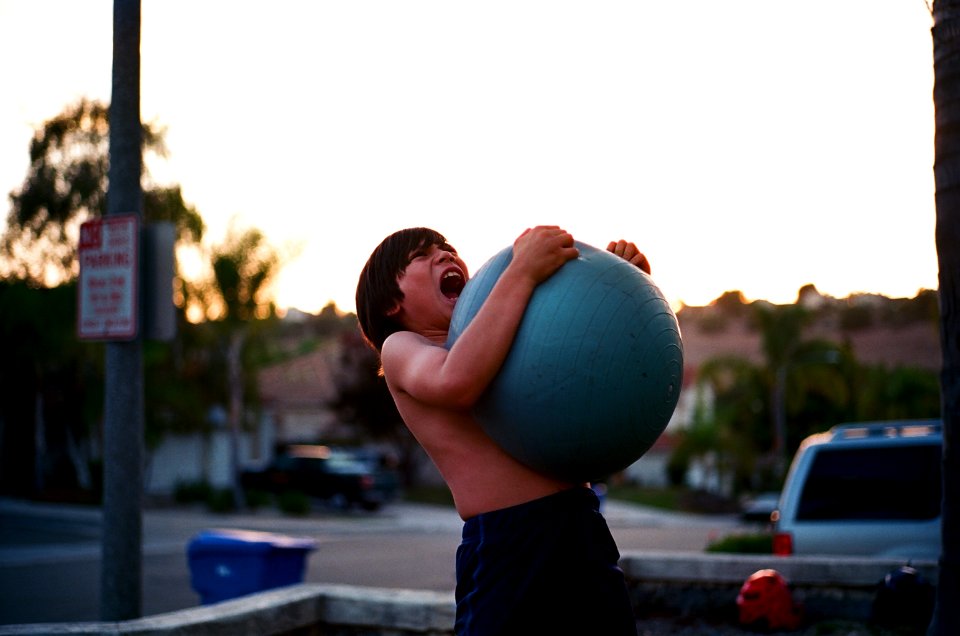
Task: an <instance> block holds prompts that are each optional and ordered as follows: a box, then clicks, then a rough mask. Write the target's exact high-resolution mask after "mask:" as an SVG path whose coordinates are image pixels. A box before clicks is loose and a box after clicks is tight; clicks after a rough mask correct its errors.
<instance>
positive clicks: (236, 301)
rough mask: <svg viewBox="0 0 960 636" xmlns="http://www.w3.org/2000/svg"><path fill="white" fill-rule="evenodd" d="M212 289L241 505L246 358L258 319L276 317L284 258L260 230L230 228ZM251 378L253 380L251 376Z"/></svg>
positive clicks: (214, 261) (218, 250)
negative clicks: (273, 296)
mask: <svg viewBox="0 0 960 636" xmlns="http://www.w3.org/2000/svg"><path fill="white" fill-rule="evenodd" d="M211 265H212V268H213V286H212V287H211V288H210V289H211V291H215V292H216V295H217V300H218V301H219V315H218V318H219V321H220V323H221V324H222V325H223V328H224V332H225V335H224V338H225V341H226V345H225V356H226V362H227V392H228V396H229V397H228V407H227V413H228V423H229V426H230V463H231V474H232V475H233V492H234V500H235V502H236V504H237V505H243V502H244V498H243V490H242V489H241V488H240V479H239V475H240V457H239V452H240V429H241V426H242V423H243V422H242V420H243V413H244V384H245V381H246V380H245V377H244V365H243V353H244V348H245V345H246V342H247V337H248V335H249V328H250V325H251V324H253V323H254V321H255V319H257V318H267V317H269V316H271V315H273V314H274V307H273V304H272V302H271V301H270V299H269V297H268V295H267V291H268V288H269V283H270V282H271V281H272V279H273V277H274V276H275V275H276V273H277V272H278V271H279V268H280V257H279V255H278V254H277V252H276V250H274V249H273V248H272V247H271V246H270V245H269V244H268V243H267V241H266V238H265V237H264V235H263V234H262V233H261V232H260V231H259V230H256V229H248V230H245V231H242V232H241V231H238V230H237V229H236V228H231V229H230V231H229V233H228V235H227V237H226V239H225V241H224V242H223V244H221V245H220V246H218V247H215V248H214V250H213V253H212V257H211ZM250 377H253V375H252V374H251V375H250Z"/></svg>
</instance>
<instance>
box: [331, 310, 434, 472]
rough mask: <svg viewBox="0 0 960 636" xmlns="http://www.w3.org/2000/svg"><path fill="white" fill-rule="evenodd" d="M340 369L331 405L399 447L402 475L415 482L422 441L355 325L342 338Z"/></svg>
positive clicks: (370, 433)
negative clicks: (406, 420) (405, 420)
mask: <svg viewBox="0 0 960 636" xmlns="http://www.w3.org/2000/svg"><path fill="white" fill-rule="evenodd" d="M339 345H340V369H341V371H340V373H338V374H337V377H336V382H337V397H336V400H335V401H334V403H333V404H332V405H331V406H332V407H333V409H334V410H335V411H336V412H337V414H338V415H339V417H340V419H341V420H343V421H344V422H350V423H352V424H353V425H355V426H357V427H358V428H359V429H360V430H362V431H363V433H364V434H365V436H368V437H370V438H373V439H380V440H387V441H389V443H390V444H391V445H392V446H393V447H394V448H395V449H396V450H397V454H398V458H397V459H398V462H399V469H400V475H401V479H402V480H403V483H404V485H405V486H412V485H414V480H415V473H416V467H417V466H416V457H417V453H418V450H419V444H418V443H417V440H416V439H414V437H413V435H412V434H411V433H410V430H409V429H408V428H407V427H406V425H405V424H404V423H403V419H402V418H401V417H400V412H399V411H397V406H396V404H395V403H394V401H393V397H392V396H391V395H390V390H389V389H388V388H387V382H386V380H385V378H384V377H383V375H382V374H380V373H379V369H380V357H379V356H378V355H377V353H376V352H375V351H373V349H371V348H370V347H369V346H368V345H367V343H366V342H364V340H363V337H362V336H361V334H360V330H359V329H358V328H357V327H356V326H354V328H353V329H352V330H351V331H348V332H344V333H342V334H341V335H340V338H339Z"/></svg>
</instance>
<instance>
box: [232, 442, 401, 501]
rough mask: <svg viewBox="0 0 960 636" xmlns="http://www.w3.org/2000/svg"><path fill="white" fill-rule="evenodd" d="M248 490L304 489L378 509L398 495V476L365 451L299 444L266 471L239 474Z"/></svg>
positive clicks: (276, 491) (272, 463) (322, 497)
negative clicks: (373, 459) (372, 458)
mask: <svg viewBox="0 0 960 636" xmlns="http://www.w3.org/2000/svg"><path fill="white" fill-rule="evenodd" d="M240 483H241V485H242V486H243V487H244V489H247V490H262V491H266V492H271V493H276V494H279V493H282V492H301V493H303V494H305V495H308V496H310V497H317V498H320V499H325V500H328V501H331V502H332V503H334V504H336V505H338V506H341V507H348V506H350V505H359V506H361V507H363V508H364V509H366V510H377V509H379V508H380V506H382V505H383V504H384V503H387V502H389V501H391V500H393V499H395V498H396V496H397V490H398V483H399V480H398V477H397V474H396V472H395V471H393V470H392V469H390V468H389V467H387V466H386V465H384V462H381V461H372V460H371V455H370V453H369V452H368V451H365V450H356V451H355V450H352V449H347V448H336V447H331V446H322V445H312V444H298V445H293V446H289V447H287V448H286V449H285V450H284V451H283V452H281V453H280V454H279V455H277V456H276V458H274V460H273V461H272V462H271V463H270V464H269V465H268V466H267V467H266V468H264V469H263V470H248V471H244V472H243V473H241V475H240Z"/></svg>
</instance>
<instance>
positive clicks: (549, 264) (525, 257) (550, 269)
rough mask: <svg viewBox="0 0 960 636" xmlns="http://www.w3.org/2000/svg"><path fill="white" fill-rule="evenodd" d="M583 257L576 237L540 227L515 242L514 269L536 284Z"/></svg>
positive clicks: (550, 227) (512, 263)
mask: <svg viewBox="0 0 960 636" xmlns="http://www.w3.org/2000/svg"><path fill="white" fill-rule="evenodd" d="M579 255H580V251H579V250H578V249H577V248H576V247H574V244H573V236H572V235H570V234H569V233H568V232H566V231H565V230H562V229H560V228H559V227H557V226H555V225H540V226H537V227H535V228H532V229H527V230H524V232H523V234H521V235H520V236H519V237H517V240H516V241H514V242H513V261H512V262H511V266H512V267H517V268H519V270H520V271H521V272H523V273H524V275H526V276H529V277H530V279H531V280H532V281H533V282H534V283H542V282H543V281H545V280H546V279H547V278H549V277H550V276H551V275H552V274H553V273H554V272H556V271H557V270H558V269H560V266H561V265H563V264H564V263H566V262H567V261H569V260H571V259H574V258H576V257H577V256H579Z"/></svg>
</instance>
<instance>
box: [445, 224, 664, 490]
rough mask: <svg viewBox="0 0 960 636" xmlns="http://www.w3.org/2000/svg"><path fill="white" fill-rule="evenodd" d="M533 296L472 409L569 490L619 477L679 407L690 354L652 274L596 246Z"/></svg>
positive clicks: (469, 306)
mask: <svg viewBox="0 0 960 636" xmlns="http://www.w3.org/2000/svg"><path fill="white" fill-rule="evenodd" d="M576 245H577V248H578V249H579V250H580V256H579V257H578V258H576V259H574V260H571V261H568V262H567V263H566V264H564V265H563V266H562V267H561V268H560V269H559V270H558V271H557V272H556V273H555V274H554V275H553V276H551V277H550V278H549V279H547V280H546V281H545V282H543V283H541V284H540V285H539V286H538V287H537V289H536V290H535V291H534V293H533V296H532V297H531V299H530V302H529V304H528V305H527V309H526V312H525V313H524V316H523V320H522V321H521V323H520V327H519V330H518V331H517V334H516V337H515V339H514V342H513V345H512V347H511V349H510V352H509V354H508V355H507V359H506V360H505V361H504V364H503V366H502V368H501V369H500V371H499V372H498V374H497V376H496V377H495V378H494V380H493V382H492V383H491V384H490V386H489V387H488V388H487V391H486V392H485V393H484V395H483V396H482V397H481V398H480V400H479V401H478V402H477V404H476V405H475V406H474V416H475V417H476V419H477V420H478V421H479V423H480V425H481V426H482V427H483V429H484V430H485V431H486V432H487V434H488V435H489V436H490V437H491V438H493V440H494V441H495V442H497V443H498V444H499V445H500V446H501V447H502V448H503V449H504V450H506V451H507V452H508V453H509V454H511V455H512V456H513V457H515V458H516V459H518V460H519V461H521V462H523V463H524V464H527V465H528V466H530V467H532V468H534V469H536V470H538V471H540V472H542V473H545V474H548V475H552V476H554V477H558V478H561V479H567V480H571V481H595V480H599V479H603V478H605V477H608V476H610V475H612V474H614V473H616V472H619V471H621V470H623V469H624V468H626V467H627V466H629V465H630V464H632V463H633V462H635V461H636V460H637V459H639V458H640V457H641V456H642V455H643V454H644V453H645V452H647V450H648V449H649V448H650V447H651V446H652V445H653V443H654V442H655V441H656V440H657V438H658V437H659V436H660V434H661V433H662V432H663V430H664V428H666V426H667V422H668V421H669V420H670V417H671V415H672V414H673V410H674V408H675V407H676V405H677V400H678V399H679V397H680V385H681V381H682V378H683V343H682V342H681V340H680V327H679V325H678V324H677V319H676V316H675V315H674V313H673V310H671V308H670V304H669V303H668V302H667V301H666V300H665V299H664V297H663V294H662V293H661V292H660V290H659V289H658V288H657V286H656V285H655V284H654V283H653V280H652V279H651V278H650V276H648V275H647V274H646V273H645V272H643V271H641V270H640V269H639V268H638V267H636V266H635V265H632V264H630V263H629V262H627V261H625V260H623V259H622V258H620V257H619V256H616V255H614V254H611V253H610V252H607V251H605V250H601V249H598V248H595V247H592V246H590V245H587V244H584V243H580V242H577V243H576ZM512 257H513V248H512V246H511V247H508V248H506V249H504V250H502V251H500V252H499V253H497V254H496V255H495V256H494V257H493V258H491V259H490V260H489V261H487V262H486V263H485V264H484V265H483V266H482V267H481V268H480V269H479V270H478V271H477V273H476V275H475V276H474V277H473V278H471V279H470V281H469V282H468V283H467V285H466V287H465V288H464V290H463V292H462V293H461V295H460V298H459V300H457V305H456V307H455V308H454V311H453V317H452V319H451V322H450V332H449V335H448V338H447V347H448V348H449V347H452V346H453V344H454V343H455V342H456V340H457V338H458V337H459V336H460V334H462V333H463V331H464V329H466V327H467V325H469V324H470V321H471V320H473V317H474V316H475V315H476V313H477V310H479V308H480V306H481V305H482V304H483V302H484V300H486V298H487V295H488V294H489V293H490V290H491V289H492V288H493V286H494V284H495V283H496V282H497V279H498V278H500V275H501V274H502V273H503V270H504V269H505V268H506V267H507V264H509V262H510V260H511V258H512Z"/></svg>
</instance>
